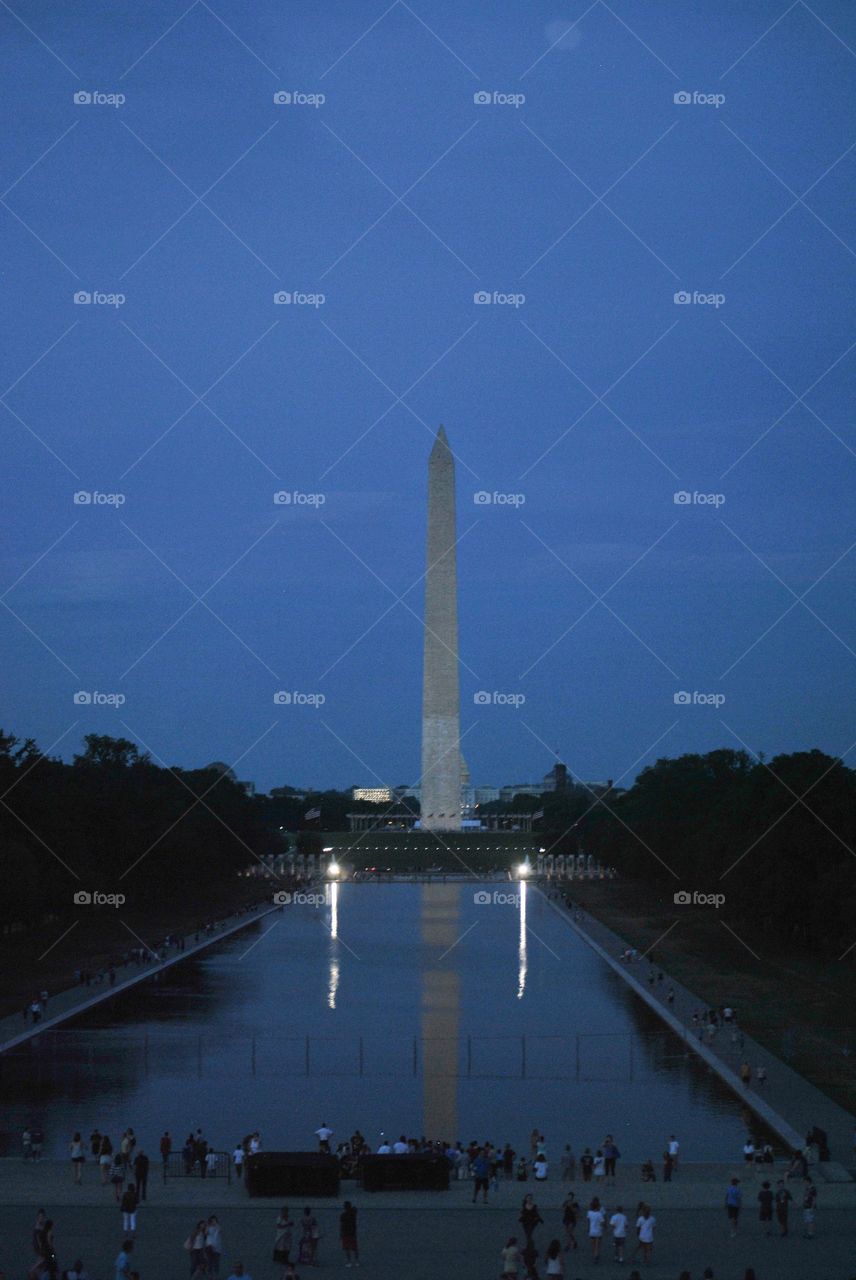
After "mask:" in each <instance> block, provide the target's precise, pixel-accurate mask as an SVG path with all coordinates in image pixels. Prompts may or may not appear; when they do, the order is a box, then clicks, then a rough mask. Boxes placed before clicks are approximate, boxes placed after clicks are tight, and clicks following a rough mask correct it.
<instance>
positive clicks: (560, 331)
mask: <svg viewBox="0 0 856 1280" xmlns="http://www.w3.org/2000/svg"><path fill="white" fill-rule="evenodd" d="M0 28H2V37H3V39H2V49H3V52H2V59H3V66H2V77H0V86H2V89H0V92H2V96H3V98H4V100H5V101H4V108H5V117H6V122H7V145H6V147H5V149H4V152H3V156H2V170H3V173H2V188H3V192H4V194H3V197H2V207H0V216H2V219H3V224H4V235H3V242H2V250H0V253H2V286H3V288H2V297H3V309H2V310H3V318H2V326H3V329H2V338H3V341H2V385H3V395H2V406H3V413H2V419H1V420H2V431H3V454H4V459H3V460H4V475H5V484H4V501H3V505H2V517H0V518H2V533H3V553H2V554H3V559H2V582H3V585H2V592H3V593H4V594H3V596H2V600H3V605H4V607H3V609H2V610H0V627H2V643H3V647H4V653H5V663H4V670H5V676H6V678H5V680H4V689H3V715H2V724H3V727H4V728H5V729H6V730H7V731H12V732H15V733H17V734H19V735H21V736H29V735H32V736H34V737H36V738H37V740H38V742H39V745H40V746H41V747H42V748H43V749H44V750H49V751H51V752H52V753H56V754H62V755H63V756H66V757H69V756H70V755H71V754H72V752H73V751H74V750H77V749H79V747H80V742H81V739H82V737H83V734H84V733H88V732H99V733H113V734H121V735H122V736H125V737H131V738H133V739H134V740H135V741H137V742H138V743H139V744H140V745H141V747H142V748H144V749H147V750H149V751H150V752H151V754H152V756H153V758H154V759H155V760H158V761H161V762H166V763H170V764H179V765H182V766H187V767H193V766H198V765H202V764H204V763H206V762H208V761H210V760H212V759H219V760H223V761H225V762H227V763H229V764H232V765H234V767H235V769H236V772H237V773H238V775H239V776H240V777H242V778H250V779H254V780H255V782H256V783H257V785H258V786H259V787H260V788H261V789H264V790H267V789H268V788H270V787H271V786H276V785H279V784H283V783H288V784H291V785H298V786H305V785H309V784H313V785H319V786H342V787H344V786H348V785H350V784H352V783H355V782H356V783H361V784H369V785H371V784H374V783H376V782H384V783H399V782H411V783H412V782H414V781H416V780H417V778H418V775H419V739H420V703H421V665H422V651H421V631H420V626H421V622H420V620H421V614H422V604H423V599H422V596H423V582H422V574H423V572H424V552H425V514H426V513H425V503H426V481H427V470H426V468H427V460H428V454H429V451H430V448H431V444H432V438H433V435H434V434H435V432H436V430H437V426H438V424H439V423H441V422H442V423H444V424H445V427H446V430H447V432H448V435H449V440H450V443H451V447H452V449H453V451H454V453H455V456H456V459H457V497H458V513H457V514H458V531H459V536H460V542H459V548H458V572H459V588H460V602H459V614H460V652H461V664H462V666H461V703H462V732H463V750H464V754H465V756H466V759H467V762H468V765H469V767H470V771H471V774H472V778H473V781H474V782H476V783H505V782H511V781H525V780H529V779H535V778H540V777H541V775H542V774H543V773H544V772H545V771H546V770H547V769H548V768H549V767H550V766H551V764H552V761H553V753H554V752H557V753H558V754H559V756H560V757H561V758H562V759H563V760H564V761H565V762H566V763H567V764H568V766H569V768H570V769H571V770H572V772H573V773H574V774H576V775H577V776H579V777H582V778H585V779H589V780H595V779H603V778H606V777H611V778H614V779H616V780H619V779H620V780H621V781H622V783H623V785H628V784H629V783H630V782H631V781H632V779H633V778H634V777H635V776H636V774H637V773H638V772H639V770H640V769H641V768H643V767H644V766H645V765H646V764H648V763H651V762H652V761H653V760H655V759H656V758H657V757H659V756H662V755H677V754H680V753H682V752H686V751H707V750H711V749H713V748H715V747H718V746H732V747H740V746H742V745H744V746H746V747H748V748H749V749H750V750H752V751H764V752H766V753H768V754H769V755H772V754H774V753H777V752H782V751H794V750H801V749H808V748H811V747H819V748H821V749H823V750H824V751H828V752H830V753H833V754H846V753H847V752H848V751H850V750H851V748H852V747H853V743H852V737H853V721H852V711H851V708H852V705H853V696H854V691H856V690H854V683H856V681H854V673H855V672H856V633H855V632H854V615H853V583H854V568H856V549H854V544H856V521H854V514H856V513H854V502H853V494H854V478H856V435H854V429H853V427H854V424H853V410H852V395H851V397H849V398H848V396H847V388H848V385H849V386H850V387H851V388H852V381H853V371H854V367H856V347H854V343H856V332H854V325H853V316H854V309H853V297H854V279H856V227H854V207H856V206H854V200H853V189H854V172H856V151H854V150H853V148H854V146H856V143H854V140H853V121H854V119H856V109H854V107H856V103H854V85H856V77H854V71H855V70H856V52H854V50H856V9H854V7H853V5H852V4H849V3H844V2H843V0H815V2H814V3H813V4H812V5H808V4H806V3H803V2H802V0H797V2H796V3H794V4H791V5H790V7H787V4H786V0H753V2H752V3H749V4H747V3H745V0H695V2H694V3H692V4H688V5H687V4H675V3H672V2H671V0H612V2H611V3H609V4H607V3H604V2H603V0H596V2H595V3H594V4H589V3H588V2H587V0H576V2H574V3H568V2H567V0H529V2H527V3H525V4H523V3H520V2H519V0H517V2H513V3H512V2H511V0H489V2H488V0H470V2H466V0H431V3H430V4H426V3H425V0H413V3H412V4H411V3H410V2H409V0H407V2H405V0H397V2H396V3H393V4H391V5H389V7H386V8H385V6H384V0H378V3H368V2H367V0H324V2H321V0H301V2H300V3H294V2H293V0H290V2H280V3H276V2H275V0H211V3H210V4H209V3H207V0H196V2H195V3H192V4H189V5H188V4H187V3H186V0H177V2H176V0H146V2H145V3H127V4H122V5H117V4H111V3H107V0H100V2H98V3H95V2H94V0H75V3H73V4H68V3H65V2H64V0H63V2H62V3H60V2H59V0H27V2H26V3H24V2H23V0H21V2H20V3H19V2H18V0H13V3H11V4H4V5H3V6H2V9H0ZM10 126H11V128H10ZM9 134H11V137H10V138H9V137H8V135H9ZM76 299H82V300H76ZM277 299H279V300H277ZM276 495H280V500H277V499H276ZM283 496H284V497H285V498H287V499H289V500H288V501H283V500H282V498H283ZM81 497H82V498H83V499H88V500H84V501H81V500H80V498H81ZM485 499H487V500H485ZM279 691H285V692H286V693H288V694H291V695H292V696H291V700H290V702H289V701H287V700H286V701H283V700H280V701H277V700H276V698H275V695H276V694H277V693H278V692H279ZM480 693H481V694H482V695H485V694H486V695H487V698H486V699H485V697H484V696H482V697H481V698H477V697H476V695H478V694H480ZM81 694H83V695H85V696H84V697H83V698H81V697H80V696H79V695H81ZM76 695H78V696H77V699H76ZM295 695H297V696H295ZM497 695H498V696H497ZM676 695H682V696H680V697H677V700H676ZM322 698H323V702H322ZM121 699H124V702H121V701H120V700H121ZM117 704H118V705H117ZM846 758H847V760H848V763H852V762H853V756H852V755H850V756H847V757H846Z"/></svg>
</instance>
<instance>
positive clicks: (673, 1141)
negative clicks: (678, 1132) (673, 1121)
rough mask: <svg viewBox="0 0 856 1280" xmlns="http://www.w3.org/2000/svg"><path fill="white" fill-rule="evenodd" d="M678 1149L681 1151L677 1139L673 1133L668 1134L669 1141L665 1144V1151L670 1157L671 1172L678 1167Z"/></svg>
mask: <svg viewBox="0 0 856 1280" xmlns="http://www.w3.org/2000/svg"><path fill="white" fill-rule="evenodd" d="M680 1149H681V1144H680V1143H679V1142H678V1140H677V1138H676V1137H675V1135H674V1134H673V1133H672V1134H670V1135H669V1141H668V1142H667V1143H666V1150H667V1151H668V1153H669V1155H670V1156H671V1157H672V1171H673V1172H674V1170H675V1169H677V1167H678V1152H679V1151H680Z"/></svg>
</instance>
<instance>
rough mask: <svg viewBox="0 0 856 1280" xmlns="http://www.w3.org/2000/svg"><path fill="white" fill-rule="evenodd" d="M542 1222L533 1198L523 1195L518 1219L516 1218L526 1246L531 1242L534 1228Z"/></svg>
mask: <svg viewBox="0 0 856 1280" xmlns="http://www.w3.org/2000/svg"><path fill="white" fill-rule="evenodd" d="M543 1221H544V1219H543V1218H542V1217H541V1214H540V1213H539V1212H538V1206H537V1204H536V1203H535V1198H534V1196H532V1195H525V1196H524V1197H523V1205H522V1207H521V1210H520V1217H519V1218H518V1222H519V1223H520V1225H521V1227H522V1228H523V1234H524V1235H525V1236H526V1243H527V1244H528V1243H529V1242H530V1241H531V1239H532V1235H533V1232H534V1231H535V1228H536V1227H537V1226H539V1225H540V1224H541V1223H542V1222H543Z"/></svg>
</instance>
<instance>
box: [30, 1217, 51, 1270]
mask: <svg viewBox="0 0 856 1280" xmlns="http://www.w3.org/2000/svg"><path fill="white" fill-rule="evenodd" d="M46 1222H47V1218H46V1216H45V1211H44V1209H39V1211H38V1213H37V1214H36V1221H35V1222H34V1223H33V1236H32V1241H33V1254H34V1255H35V1258H34V1261H33V1265H32V1266H31V1267H30V1270H29V1272H28V1273H27V1274H28V1275H29V1277H30V1280H37V1278H38V1277H40V1276H41V1275H42V1274H43V1272H44V1269H45V1265H46V1260H45V1249H46V1243H45V1223H46Z"/></svg>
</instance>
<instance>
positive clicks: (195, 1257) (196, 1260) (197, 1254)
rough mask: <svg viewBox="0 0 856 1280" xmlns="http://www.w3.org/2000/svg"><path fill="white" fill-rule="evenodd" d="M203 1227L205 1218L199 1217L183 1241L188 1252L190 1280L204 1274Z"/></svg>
mask: <svg viewBox="0 0 856 1280" xmlns="http://www.w3.org/2000/svg"><path fill="white" fill-rule="evenodd" d="M205 1227H206V1223H205V1219H204V1218H200V1219H199V1221H198V1222H197V1224H196V1226H195V1227H194V1228H193V1230H192V1231H191V1232H190V1235H189V1236H188V1237H187V1239H186V1240H185V1242H184V1247H185V1249H186V1250H187V1252H188V1253H189V1254H190V1280H194V1277H201V1276H204V1275H205Z"/></svg>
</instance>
